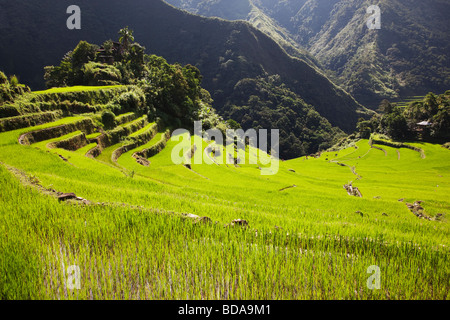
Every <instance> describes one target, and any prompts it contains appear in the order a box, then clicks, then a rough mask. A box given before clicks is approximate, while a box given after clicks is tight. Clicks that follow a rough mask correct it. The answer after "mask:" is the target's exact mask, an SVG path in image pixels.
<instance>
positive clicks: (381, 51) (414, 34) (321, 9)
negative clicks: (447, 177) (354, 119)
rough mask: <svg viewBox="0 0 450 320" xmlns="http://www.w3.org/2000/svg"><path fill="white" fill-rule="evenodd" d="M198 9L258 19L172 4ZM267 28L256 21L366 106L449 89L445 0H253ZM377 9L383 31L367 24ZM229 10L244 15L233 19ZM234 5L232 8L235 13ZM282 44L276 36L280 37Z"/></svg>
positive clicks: (195, 4) (212, 5)
mask: <svg viewBox="0 0 450 320" xmlns="http://www.w3.org/2000/svg"><path fill="white" fill-rule="evenodd" d="M168 2H171V3H173V4H177V5H178V6H180V7H183V8H185V9H188V10H190V11H193V12H198V13H199V14H205V15H216V16H219V17H223V18H241V19H246V20H247V21H250V22H253V20H252V19H253V18H252V17H251V15H250V10H248V11H247V16H245V17H244V14H243V8H245V7H242V6H241V7H238V6H228V1H224V0H223V1H221V0H219V1H207V0H198V1H186V0H168ZM243 2H249V3H250V5H251V6H253V7H257V8H258V9H259V10H260V11H261V12H262V13H263V15H266V16H268V17H269V18H270V19H272V22H273V24H272V27H270V26H268V24H258V23H253V25H254V26H255V27H257V28H261V30H263V31H265V32H267V33H268V34H277V33H278V34H280V32H279V30H283V31H282V32H281V33H282V34H283V37H285V38H287V39H289V42H290V43H292V42H294V43H296V44H297V45H298V46H300V47H302V48H304V49H306V50H308V51H309V52H310V53H311V54H312V55H313V56H314V57H315V58H317V59H318V60H319V62H320V63H321V65H323V67H324V68H326V69H329V70H331V71H333V72H334V73H335V75H336V77H337V79H338V80H337V81H338V82H339V84H341V85H342V86H343V87H344V88H345V89H346V90H347V91H348V92H350V93H351V94H353V95H354V96H355V98H356V99H357V100H358V101H360V102H362V103H363V104H365V105H371V106H376V105H377V104H378V103H379V101H380V100H381V99H383V98H390V99H396V98H398V97H406V96H410V95H415V94H420V95H424V94H426V93H428V92H430V91H433V92H441V93H442V92H444V91H445V90H448V88H449V87H450V80H449V79H450V60H449V59H450V58H449V56H448V54H447V52H449V51H450V37H449V36H448V30H449V29H450V23H449V21H448V19H447V15H448V12H450V3H449V2H448V1H445V0H431V1H426V2H424V1H418V0H408V1H399V0H381V1H376V2H374V1H368V0H350V1H348V0H345V1H343V0H327V1H323V0H300V1H299V0H287V1H272V0H248V1H243ZM374 4H378V5H379V6H380V8H381V15H382V28H381V29H380V30H376V31H370V30H368V29H367V27H366V21H367V19H368V17H369V16H370V15H369V14H367V13H366V9H367V8H368V7H369V6H370V5H374ZM223 8H229V10H232V9H234V10H238V9H239V11H237V12H239V14H237V13H236V12H235V14H234V15H232V14H231V13H230V12H229V11H227V12H224V10H223ZM231 8H232V9H231ZM274 38H275V39H276V40H277V41H279V39H278V37H274Z"/></svg>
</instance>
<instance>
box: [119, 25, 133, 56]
mask: <svg viewBox="0 0 450 320" xmlns="http://www.w3.org/2000/svg"><path fill="white" fill-rule="evenodd" d="M119 35H120V38H119V42H120V43H121V44H122V45H123V46H124V48H125V49H126V50H127V51H128V47H129V45H130V43H131V42H134V36H133V30H131V29H129V28H128V26H126V27H125V28H123V29H120V30H119Z"/></svg>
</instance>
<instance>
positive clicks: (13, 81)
mask: <svg viewBox="0 0 450 320" xmlns="http://www.w3.org/2000/svg"><path fill="white" fill-rule="evenodd" d="M9 83H10V84H11V86H12V87H17V86H18V85H19V79H17V77H16V76H15V75H14V76H11V78H9Z"/></svg>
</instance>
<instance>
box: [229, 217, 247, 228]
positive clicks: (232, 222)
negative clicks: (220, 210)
mask: <svg viewBox="0 0 450 320" xmlns="http://www.w3.org/2000/svg"><path fill="white" fill-rule="evenodd" d="M231 225H233V226H234V225H238V226H242V227H246V226H248V222H247V221H245V220H242V219H236V220H233V221H231Z"/></svg>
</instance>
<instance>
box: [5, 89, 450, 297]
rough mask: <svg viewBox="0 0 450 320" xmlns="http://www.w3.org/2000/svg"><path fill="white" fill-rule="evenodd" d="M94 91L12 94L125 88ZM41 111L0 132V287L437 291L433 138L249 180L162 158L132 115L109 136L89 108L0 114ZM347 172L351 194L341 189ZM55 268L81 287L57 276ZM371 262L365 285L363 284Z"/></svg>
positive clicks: (443, 182) (47, 293) (443, 178)
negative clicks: (372, 285) (373, 271)
mask: <svg viewBox="0 0 450 320" xmlns="http://www.w3.org/2000/svg"><path fill="white" fill-rule="evenodd" d="M96 90H97V91H87V90H85V91H78V90H77V91H76V92H75V91H72V92H71V90H70V88H67V89H65V90H61V91H60V92H58V93H54V91H52V90H50V91H47V92H45V91H44V92H38V93H28V94H26V99H28V100H30V101H58V100H62V99H69V98H71V99H72V101H70V103H68V104H73V105H76V104H77V103H82V102H80V101H78V100H77V99H81V98H83V100H84V99H86V98H85V97H86V96H89V97H90V98H91V99H92V100H94V99H95V97H103V96H105V97H106V96H110V97H114V96H117V95H119V94H120V93H121V92H127V90H131V89H130V87H127V86H119V87H113V88H97V89H96ZM77 92H80V93H81V94H82V95H81V96H78V93H77ZM91 96H92V97H91ZM64 101H69V100H64ZM84 101H86V100H84ZM42 104H43V105H45V103H42ZM38 105H39V104H38ZM90 107H92V108H93V109H95V107H94V106H90ZM34 111H36V110H34ZM99 111H100V110H99ZM48 112H51V113H52V115H54V116H55V117H56V119H52V120H54V121H46V123H44V124H40V125H31V126H27V127H24V128H21V129H16V130H8V131H4V132H2V133H1V134H0V141H1V146H0V161H1V185H2V193H1V199H2V206H1V212H2V215H1V219H2V223H1V227H2V230H1V232H2V234H3V235H5V236H4V237H2V241H1V246H2V250H1V252H2V264H1V268H2V274H3V276H2V278H1V284H2V295H3V298H50V299H58V298H62V299H72V298H74V299H79V298H82V299H91V298H94V299H110V298H114V299H129V298H132V299H139V298H140V299H291V298H294V299H329V298H331V299H340V298H344V299H348V298H351V299H353V298H354V299H410V298H412V299H417V298H425V299H429V298H435V299H447V298H448V294H449V292H448V290H449V286H450V284H449V279H450V278H449V275H448V268H447V265H448V262H449V261H448V259H449V251H448V248H449V247H448V246H449V237H448V235H449V227H448V220H447V217H448V213H449V211H450V204H449V198H448V194H449V191H450V179H449V174H450V167H449V165H448V161H449V160H450V154H449V150H448V149H446V148H443V147H442V146H440V145H436V144H429V143H410V144H408V146H412V147H416V148H417V149H418V150H420V151H421V152H418V151H416V150H412V149H410V148H405V147H403V146H402V147H392V146H387V145H385V144H378V143H377V142H375V141H377V140H376V139H372V140H371V141H369V140H367V139H361V140H359V141H357V142H356V143H354V144H351V145H349V146H348V147H347V148H343V149H341V150H339V151H331V152H323V153H321V155H320V156H317V157H302V158H298V159H293V160H289V161H281V162H280V169H279V173H278V174H277V175H273V176H262V175H260V167H259V166H258V165H226V164H222V165H218V164H214V165H207V164H201V165H196V164H192V165H191V166H189V168H187V167H186V166H183V165H174V164H173V163H172V162H171V149H172V148H173V147H174V145H176V142H173V141H171V140H170V139H169V138H170V135H168V134H167V132H170V129H168V128H166V127H164V126H163V125H161V124H158V123H156V122H153V123H152V122H150V121H149V120H148V118H147V116H146V115H143V116H141V115H139V114H136V113H132V112H128V113H124V114H123V115H120V116H118V117H116V118H115V122H116V123H117V124H118V125H117V126H116V127H115V128H111V129H110V130H108V131H104V130H103V129H100V128H101V127H99V126H98V115H97V114H96V113H95V112H92V113H83V114H77V115H69V112H68V113H66V115H65V116H61V114H62V112H61V111H60V110H55V111H46V112H44V111H42V112H41V113H36V112H33V113H30V114H24V115H21V116H15V117H9V118H3V119H2V124H5V123H14V121H17V123H28V122H27V121H29V122H30V123H32V119H34V116H35V115H36V114H40V115H41V116H44V115H46V114H47V113H48ZM96 121H97V122H96ZM168 130H169V131H168ZM119 136H120V137H123V139H118V138H116V137H119ZM208 143H209V142H208V141H205V140H203V145H202V146H197V148H196V149H197V151H196V152H201V151H202V150H204V149H205V148H206V147H207V146H208ZM224 153H225V152H224ZM224 153H222V155H223V154H224ZM254 154H255V150H252V149H249V148H248V147H247V149H246V154H245V155H244V154H242V155H241V156H242V157H244V156H246V157H249V156H250V157H251V156H252V155H254ZM212 158H214V155H212ZM351 181H352V182H353V186H357V188H359V190H361V192H362V195H363V196H362V197H361V198H360V197H354V196H350V195H349V194H348V192H347V191H346V190H345V189H344V188H343V186H344V185H345V184H348V183H349V182H351ZM416 202H419V203H420V206H421V211H420V212H421V213H420V215H421V216H420V217H417V216H416V215H415V213H414V212H412V211H411V209H410V208H408V204H413V205H414V203H416ZM238 219H240V220H238ZM235 220H236V221H235ZM233 221H235V222H233ZM243 221H245V222H243ZM69 265H78V266H80V268H81V270H80V271H81V274H82V278H81V279H82V280H81V281H82V286H81V289H80V290H76V291H70V290H68V289H67V287H66V286H65V281H66V280H65V279H66V275H65V272H66V270H65V268H67V266H69ZM372 265H377V266H379V267H380V269H381V287H380V289H379V290H369V289H367V286H366V281H367V278H368V277H369V276H370V274H367V272H366V271H367V268H368V267H369V266H372ZM6 270H8V271H9V272H8V273H4V271H6ZM36 272H37V273H38V274H40V275H41V276H40V277H36V276H35V274H36ZM5 275H6V277H5Z"/></svg>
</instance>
